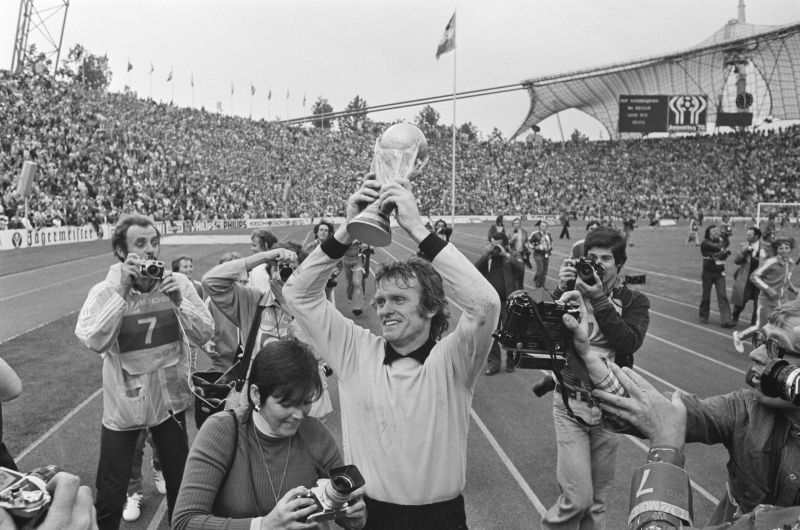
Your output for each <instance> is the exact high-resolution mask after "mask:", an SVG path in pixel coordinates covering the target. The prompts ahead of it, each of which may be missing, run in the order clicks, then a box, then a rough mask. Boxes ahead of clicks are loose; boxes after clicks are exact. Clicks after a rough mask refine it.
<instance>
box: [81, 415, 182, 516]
mask: <svg viewBox="0 0 800 530" xmlns="http://www.w3.org/2000/svg"><path fill="white" fill-rule="evenodd" d="M176 420H177V421H176ZM139 432H140V431H138V430H136V431H112V430H111V429H108V428H106V427H105V426H103V427H102V430H101V433H100V462H99V463H98V464H97V482H96V483H95V485H96V487H97V499H96V500H95V504H94V505H95V508H96V509H97V526H98V527H100V529H101V530H104V529H114V530H116V529H117V528H119V524H120V520H121V519H122V508H123V507H124V506H125V500H126V497H127V491H128V481H129V480H130V478H131V470H132V467H133V453H134V449H135V448H136V441H137V440H138V438H139ZM150 433H151V434H152V436H153V442H154V444H155V446H156V448H157V449H158V456H159V458H160V460H161V471H162V472H163V473H164V481H165V482H166V483H167V509H168V513H169V518H170V521H171V520H172V510H173V508H174V507H175V499H177V497H178V490H179V489H180V487H181V479H182V478H183V468H184V466H185V465H186V457H187V456H188V455H189V441H188V438H187V436H186V420H185V417H184V413H183V412H180V413H178V414H176V415H175V417H174V418H168V419H167V420H166V421H164V422H162V423H160V424H158V425H156V426H155V427H151V428H150Z"/></svg>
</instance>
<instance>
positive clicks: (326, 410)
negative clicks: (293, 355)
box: [203, 241, 332, 419]
mask: <svg viewBox="0 0 800 530" xmlns="http://www.w3.org/2000/svg"><path fill="white" fill-rule="evenodd" d="M305 258H306V253H305V251H304V250H303V249H302V248H300V245H299V244H298V243H294V242H292V241H287V242H284V243H278V244H277V245H275V246H274V247H273V248H272V250H268V251H266V252H259V253H257V254H252V255H250V256H247V257H246V258H241V259H235V260H232V261H228V262H226V263H221V264H219V265H217V266H216V267H214V268H212V269H211V270H210V271H208V272H207V273H206V274H205V275H204V276H203V288H204V289H205V291H206V292H207V293H208V296H209V297H210V298H211V301H212V302H213V304H214V305H215V306H216V307H217V309H218V310H219V311H220V312H221V313H222V314H223V315H225V316H226V317H227V318H228V319H229V320H230V321H231V322H233V324H234V325H236V326H237V327H238V328H239V330H240V333H239V337H240V339H241V343H242V346H244V342H245V341H246V337H249V336H250V333H251V330H252V328H253V327H254V326H258V327H257V328H256V336H255V340H254V346H253V352H258V351H259V350H261V349H262V348H263V347H264V346H266V345H267V344H268V343H270V342H274V341H278V340H285V339H289V338H295V339H298V340H302V341H304V342H305V335H304V334H303V332H302V330H301V329H300V327H299V326H298V324H297V322H296V321H295V319H294V317H293V316H292V315H291V313H289V310H288V309H287V308H286V302H285V300H284V298H283V285H284V282H285V279H287V278H288V277H289V275H291V273H292V272H293V271H294V269H295V268H296V267H297V266H298V265H299V264H300V263H302V261H303V260H304V259H305ZM262 264H263V265H264V266H265V267H266V268H267V271H268V272H269V274H270V277H271V278H272V280H270V284H269V289H268V290H267V291H266V292H262V291H260V290H258V289H256V288H255V287H253V286H250V285H246V284H244V283H243V282H242V280H243V279H244V278H246V277H247V274H248V272H249V271H251V270H252V269H253V268H254V267H258V266H260V265H262ZM256 318H257V320H256ZM255 358H256V355H255V354H253V355H252V356H251V358H250V366H247V367H242V372H243V375H244V378H245V388H246V385H247V382H248V381H249V379H250V370H251V366H252V364H253V362H254V361H255ZM320 374H321V375H322V388H323V392H322V396H321V399H319V400H317V401H315V402H314V404H313V405H312V407H311V416H313V417H315V418H318V419H324V418H325V416H327V415H328V414H330V412H331V411H332V409H331V408H330V397H329V396H328V390H327V389H328V383H327V380H326V379H325V369H324V367H322V366H321V367H320ZM323 399H324V400H327V401H323ZM246 403H247V395H246V393H241V394H234V395H233V396H232V397H230V398H229V399H228V402H227V405H228V407H237V406H240V405H245V404H246ZM323 405H324V407H323Z"/></svg>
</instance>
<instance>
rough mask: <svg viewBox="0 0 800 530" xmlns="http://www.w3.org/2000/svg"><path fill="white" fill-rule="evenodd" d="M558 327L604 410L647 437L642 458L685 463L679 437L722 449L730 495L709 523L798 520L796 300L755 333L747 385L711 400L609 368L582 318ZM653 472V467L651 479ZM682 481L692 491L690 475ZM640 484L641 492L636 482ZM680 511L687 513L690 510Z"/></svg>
mask: <svg viewBox="0 0 800 530" xmlns="http://www.w3.org/2000/svg"><path fill="white" fill-rule="evenodd" d="M578 298H579V296H578V294H577V293H567V294H565V295H564V296H563V297H562V301H567V300H575V299H578ZM564 323H565V324H566V325H567V327H568V328H569V329H571V330H572V331H573V332H574V344H575V349H576V353H577V354H578V355H579V356H580V357H581V358H582V359H583V360H584V362H585V365H586V370H587V372H588V374H589V377H590V378H591V380H592V381H594V382H600V384H599V385H598V386H597V388H596V389H595V390H594V391H593V392H592V396H593V397H594V398H595V399H597V400H598V401H599V403H600V407H601V408H602V409H603V410H604V411H606V412H608V413H611V414H613V415H615V416H617V417H618V418H621V419H622V420H624V421H627V422H629V423H631V424H633V425H634V426H636V427H637V428H638V429H639V430H640V431H641V432H642V433H643V434H644V435H645V436H648V437H649V438H650V441H651V446H652V447H651V450H650V454H649V455H648V462H666V463H668V464H673V465H675V466H677V467H683V460H684V457H683V445H684V442H702V443H705V444H717V443H722V444H724V445H725V446H726V447H727V449H728V454H729V457H730V460H729V461H728V465H727V467H728V473H729V476H728V487H727V491H728V495H727V496H726V498H724V499H722V500H721V501H720V503H719V505H718V506H717V509H716V511H715V513H714V515H713V516H712V518H711V520H710V521H709V524H710V525H722V526H714V528H751V527H752V526H750V525H751V524H754V523H756V522H757V523H758V524H759V525H765V526H758V528H774V527H777V526H778V525H782V524H785V523H795V524H796V523H798V521H800V509H798V508H797V505H798V504H800V486H798V480H797V470H798V468H800V444H798V440H800V427H798V425H800V302H793V303H790V304H787V305H784V306H782V307H780V308H778V309H777V310H775V311H774V312H773V313H771V314H770V316H769V319H768V323H767V324H766V325H765V326H764V327H763V328H762V329H759V330H757V331H755V332H754V334H753V336H752V338H753V346H754V347H755V349H754V350H753V351H752V352H750V359H751V360H752V361H753V366H752V367H751V368H750V370H749V371H748V373H747V376H746V382H747V384H748V385H750V386H752V387H753V388H746V389H741V390H737V391H735V392H732V393H730V394H726V395H723V396H712V397H710V398H707V399H699V398H697V397H696V396H693V395H686V394H681V393H675V394H673V395H672V398H671V400H669V399H667V398H666V397H664V396H662V395H661V394H660V393H659V392H658V391H656V390H655V388H653V386H652V385H650V384H649V383H647V382H646V381H645V380H644V379H642V378H641V377H640V376H638V375H637V374H635V373H634V372H633V371H632V370H630V369H628V368H625V369H620V368H618V367H617V366H614V365H613V364H607V363H605V362H604V361H603V360H602V359H601V358H600V357H599V356H597V355H596V354H594V352H592V350H591V348H590V347H589V342H588V337H587V333H586V326H585V324H583V323H581V324H580V325H579V324H578V323H577V322H576V321H575V319H574V318H572V317H569V316H567V317H564ZM601 387H602V388H603V390H601V389H600V388H601ZM657 471H660V470H653V474H651V478H654V477H655V473H656V472H657ZM672 472H673V473H674V470H673V471H672ZM673 476H674V475H673ZM645 480H646V475H644V474H637V476H636V477H635V478H634V481H635V482H637V483H640V482H643V481H645ZM652 484H654V482H651V485H652ZM656 484H657V483H656ZM686 484H687V487H688V477H687V479H686ZM636 488H638V489H636V490H635V491H637V492H638V491H643V490H642V487H641V484H638V485H637V486H636ZM632 491H634V490H633V489H632ZM636 500H637V499H636V498H634V499H633V501H636ZM662 501H663V502H660V503H659V508H658V511H659V512H665V511H666V510H665V509H664V508H665V506H669V505H670V504H671V501H672V499H662ZM632 504H634V503H633V502H632ZM762 505H772V506H769V507H765V506H762ZM775 507H793V508H785V509H781V510H779V509H775ZM682 508H683V509H684V510H685V511H686V513H688V514H690V513H691V507H690V506H684V507H682ZM680 511H681V510H675V511H674V512H673V513H680ZM639 515H640V516H641V517H640V518H639V519H638V520H635V521H634V524H633V526H631V528H634V529H639V528H664V529H667V528H679V527H680V525H681V524H685V523H686V522H687V521H686V519H683V520H680V519H682V518H680V517H678V518H667V517H664V516H663V513H659V514H656V513H655V512H654V511H650V512H645V511H642V513H640V514H639ZM648 515H649V516H651V521H650V522H651V523H652V521H653V520H655V519H658V524H660V525H661V526H646V525H647V524H648V521H647V519H646V516H648ZM734 522H735V524H734V526H729V524H730V523H734ZM780 527H781V528H782V526H780Z"/></svg>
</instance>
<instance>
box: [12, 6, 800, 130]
mask: <svg viewBox="0 0 800 530" xmlns="http://www.w3.org/2000/svg"><path fill="white" fill-rule="evenodd" d="M738 1H739V0H670V1H665V0H658V1H656V0H492V1H488V0H483V1H481V0H459V1H458V2H444V1H438V0H395V1H384V0H217V1H211V0H135V1H134V0H71V1H70V5H69V9H68V12H67V22H66V29H65V32H64V41H63V45H62V50H63V51H62V57H63V56H65V55H66V52H67V50H68V49H69V48H71V47H72V46H73V45H74V44H76V43H80V44H82V45H83V46H84V47H85V48H87V49H88V50H89V52H91V53H93V54H96V55H103V54H107V55H108V58H109V64H110V67H111V70H112V72H113V78H112V82H111V85H110V90H112V91H121V90H123V88H124V87H125V86H126V85H128V86H130V87H131V88H132V89H133V90H134V91H135V92H137V93H138V95H139V96H140V97H149V96H150V95H151V90H152V97H153V98H154V99H155V100H162V101H170V100H173V101H174V102H175V104H177V105H181V106H192V105H193V106H194V107H197V108H199V107H200V106H205V108H206V109H207V110H215V109H216V108H217V102H220V103H221V105H222V110H223V112H224V113H227V114H236V115H240V116H252V117H253V118H255V119H261V118H266V119H276V118H278V117H280V118H286V117H289V118H294V117H300V116H305V115H308V114H310V113H311V106H312V104H313V103H314V101H316V99H317V98H318V97H320V96H321V97H324V98H326V99H328V101H329V102H330V104H331V105H332V106H333V108H334V110H343V109H344V108H345V107H346V106H347V104H348V102H350V101H351V100H352V99H353V97H354V96H356V95H359V96H361V97H362V98H363V99H364V100H366V101H367V103H368V105H380V104H386V103H393V102H397V101H405V100H410V99H415V98H421V97H427V96H437V95H443V94H450V93H452V91H453V84H454V83H453V81H454V63H455V83H456V88H457V90H458V91H466V90H476V89H483V88H488V87H494V86H500V85H507V84H513V83H519V82H520V81H523V80H526V79H531V78H536V77H541V76H545V75H552V74H558V73H563V72H568V71H573V70H579V69H584V68H591V67H594V66H599V65H604V64H610V63H616V62H620V61H626V60H630V59H636V58H641V57H648V56H654V55H661V54H663V53H666V52H670V51H679V50H683V49H686V48H689V47H691V46H693V45H696V44H697V43H699V42H700V41H702V40H703V39H705V38H706V37H708V36H709V35H711V34H712V33H714V32H715V31H716V30H718V29H720V28H721V27H722V26H723V25H725V23H726V22H727V21H728V20H729V19H732V18H736V16H737V6H738ZM746 2H747V7H746V14H747V22H750V23H753V24H768V25H782V24H788V23H791V22H796V21H800V0H746ZM60 3H62V2H61V0H35V1H34V5H35V6H36V7H37V9H38V10H39V11H40V12H41V13H43V14H44V16H46V15H47V14H51V15H52V16H51V17H50V18H49V19H48V23H47V28H48V29H49V30H50V32H51V33H53V34H54V35H57V34H58V32H59V31H60V20H61V17H63V11H56V10H53V9H48V8H52V7H54V6H57V5H59V4H60ZM19 5H20V2H19V1H18V0H0V68H2V69H8V68H9V67H10V64H11V57H12V52H13V47H14V35H15V31H16V23H17V17H18V11H19ZM454 11H456V13H457V16H456V46H457V48H456V50H455V52H450V53H448V54H445V55H443V56H442V57H440V58H439V60H438V61H437V60H436V58H435V52H436V47H437V45H438V43H439V40H440V39H441V37H442V34H443V33H444V28H445V26H446V25H447V22H448V20H449V19H450V16H451V15H452V14H453V12H454ZM30 42H44V41H43V40H42V38H41V36H40V34H39V33H32V34H31V37H30V41H29V43H30ZM39 48H40V49H41V48H42V46H41V45H40V46H39ZM128 61H130V62H131V64H132V65H133V70H132V71H131V72H130V73H128V72H126V69H127V64H128ZM151 63H152V65H153V69H154V72H153V74H152V75H148V72H149V71H150V64H151ZM170 71H172V73H173V80H172V82H171V83H168V82H167V76H168V74H169V73H170ZM192 77H193V78H194V84H195V86H194V90H192V87H191V85H190V79H191V78H192ZM251 85H252V86H253V87H255V95H254V96H251V94H250V86H251ZM231 86H233V90H234V93H233V96H231ZM270 90H271V92H272V98H271V100H268V99H267V95H268V92H269V91H270ZM287 94H288V95H289V97H288V98H287ZM304 99H305V100H306V106H305V108H304V107H303V100H304ZM420 108H421V107H415V108H409V109H399V110H394V111H385V112H379V113H375V114H374V115H373V116H372V117H373V119H375V120H378V121H387V122H389V121H394V120H398V119H400V120H413V118H414V117H415V116H416V115H417V114H418V113H419V110H420ZM434 108H435V109H436V110H437V111H438V112H439V113H440V115H441V119H440V122H441V123H444V124H448V125H449V124H451V123H453V104H452V102H445V103H438V104H435V105H434ZM528 108H529V98H528V95H527V92H525V91H517V92H511V93H507V94H502V95H492V96H486V97H481V98H473V99H467V100H460V101H458V103H457V105H456V109H455V112H456V116H455V121H456V123H457V124H461V123H464V122H467V121H469V122H472V123H473V124H474V125H475V126H476V127H477V128H478V130H479V131H481V132H482V133H483V134H484V135H488V134H490V133H491V132H492V130H493V129H494V128H495V127H496V128H498V129H499V130H500V131H502V133H503V135H504V136H505V137H508V136H510V135H511V134H513V133H514V132H515V131H516V130H517V128H518V127H519V126H520V124H521V123H522V121H523V120H524V118H525V116H526V114H527V112H528ZM561 124H562V130H563V131H564V134H565V135H567V136H568V135H569V134H570V133H571V131H573V130H574V129H576V128H577V129H579V130H581V132H583V133H584V134H585V135H587V136H589V137H590V138H607V137H608V136H607V133H606V132H605V131H604V130H603V128H602V126H601V125H600V124H599V122H597V121H595V120H593V119H592V118H590V117H587V116H586V115H584V114H582V113H580V112H578V111H565V112H563V113H561ZM540 126H541V129H542V132H541V133H542V135H543V136H545V137H547V138H551V139H556V140H557V139H560V135H561V132H560V130H559V127H558V123H557V121H556V120H555V119H554V117H551V118H548V119H547V120H545V121H543V122H542V123H541V124H540Z"/></svg>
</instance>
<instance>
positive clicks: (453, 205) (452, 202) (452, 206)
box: [450, 11, 458, 226]
mask: <svg viewBox="0 0 800 530" xmlns="http://www.w3.org/2000/svg"><path fill="white" fill-rule="evenodd" d="M453 16H455V11H454V12H453ZM453 37H455V34H454V35H453ZM457 54H458V47H454V48H453V175H452V178H451V182H450V226H455V224H456V93H457V92H456V56H457Z"/></svg>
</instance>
